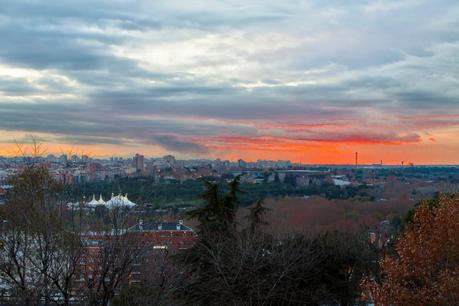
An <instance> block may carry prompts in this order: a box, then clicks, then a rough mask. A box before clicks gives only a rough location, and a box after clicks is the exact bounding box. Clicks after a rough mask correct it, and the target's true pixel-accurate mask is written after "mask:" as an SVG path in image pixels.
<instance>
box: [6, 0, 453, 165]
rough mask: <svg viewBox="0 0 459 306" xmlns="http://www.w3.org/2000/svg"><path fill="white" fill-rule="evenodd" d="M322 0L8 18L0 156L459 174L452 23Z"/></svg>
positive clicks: (441, 17) (67, 10)
mask: <svg viewBox="0 0 459 306" xmlns="http://www.w3.org/2000/svg"><path fill="white" fill-rule="evenodd" d="M140 2H142V1H140ZM236 2H237V1H236ZM328 2H329V1H323V2H315V1H311V2H307V3H306V2H305V3H302V4H298V3H296V4H295V3H293V2H292V3H290V2H288V3H284V4H283V5H282V10H279V9H278V7H277V5H276V4H274V3H270V2H269V1H268V2H264V1H263V3H258V2H256V3H253V4H250V5H249V4H247V6H244V5H242V4H237V3H232V4H231V3H226V4H225V3H214V4H212V5H203V4H199V3H195V4H193V5H189V6H177V5H174V4H172V3H168V2H165V3H163V2H161V1H160V2H159V3H150V2H148V1H147V2H145V3H144V2H142V4H139V5H138V6H135V5H128V4H127V2H126V3H125V2H123V1H120V2H116V3H115V4H113V5H107V6H106V7H105V5H102V6H103V9H100V10H97V14H96V13H94V14H89V15H87V14H86V13H83V12H80V10H79V7H78V5H77V4H76V3H74V4H69V5H68V6H67V5H66V6H65V7H60V6H59V9H57V8H56V7H55V6H54V5H49V6H46V7H41V6H40V5H38V4H37V3H35V4H30V7H29V6H25V5H23V4H17V5H13V4H10V5H8V7H7V8H6V9H5V10H4V11H5V12H7V13H2V12H1V11H0V20H1V22H0V34H1V35H2V40H1V42H0V104H1V106H0V155H3V156H14V155H17V154H18V152H17V151H18V150H17V149H18V147H17V144H22V145H24V149H25V148H26V147H27V145H28V144H30V142H31V139H32V137H34V138H35V139H36V140H37V141H38V142H40V143H42V144H43V147H46V152H47V154H58V155H59V154H68V153H70V152H72V153H75V154H79V155H88V156H93V157H109V156H132V155H133V154H135V153H142V154H145V155H146V156H149V157H159V156H162V155H166V154H173V155H175V156H177V157H179V158H183V159H192V158H212V159H215V158H221V159H230V160H238V159H244V160H247V161H255V160H259V159H269V160H286V159H288V160H291V161H294V162H302V163H310V164H353V163H354V155H355V152H358V153H359V156H360V158H359V162H361V163H363V164H374V163H380V162H381V161H382V162H383V163H384V164H394V165H398V164H400V163H401V162H405V163H413V164H418V165H420V164H459V158H458V156H459V155H458V154H457V152H459V140H458V138H459V74H458V72H459V62H458V54H459V36H458V32H457V18H455V16H454V12H455V9H454V8H448V5H445V6H440V5H435V4H433V3H429V2H427V1H408V2H407V3H405V2H404V3H399V2H397V1H389V4H383V3H382V2H381V3H380V2H378V3H377V4H375V3H370V2H365V1H362V2H359V1H357V2H356V3H352V4H350V3H348V4H338V3H335V2H330V3H328ZM241 5H242V6H241ZM452 6H454V5H452ZM42 10H43V11H46V16H47V18H45V19H43V18H42V16H41V13H40V12H42ZM77 12H79V13H77ZM157 12H160V15H161V18H159V17H158V18H159V19H157V18H154V17H153V16H154V15H155V14H156V13H157ZM196 12H200V13H199V14H197V13H196ZM121 15H122V16H123V17H122V18H120V17H119V16H121ZM183 16H187V18H185V19H186V20H187V21H186V22H185V21H184V18H183ZM304 16H314V18H304ZM402 16H403V18H402ZM420 20H421V21H422V22H421V23H422V25H423V26H422V27H420V26H419V23H420ZM362 25H365V26H364V27H362ZM400 29H403V31H401V30H400Z"/></svg>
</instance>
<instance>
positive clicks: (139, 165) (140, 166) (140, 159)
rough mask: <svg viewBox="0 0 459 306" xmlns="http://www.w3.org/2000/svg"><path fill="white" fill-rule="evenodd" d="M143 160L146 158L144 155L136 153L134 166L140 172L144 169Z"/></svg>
mask: <svg viewBox="0 0 459 306" xmlns="http://www.w3.org/2000/svg"><path fill="white" fill-rule="evenodd" d="M143 160H144V156H143V155H140V154H136V155H135V156H134V158H133V164H134V167H135V169H136V170H137V171H138V172H142V171H143V169H144V168H143Z"/></svg>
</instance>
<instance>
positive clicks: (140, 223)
mask: <svg viewBox="0 0 459 306" xmlns="http://www.w3.org/2000/svg"><path fill="white" fill-rule="evenodd" d="M139 230H140V231H141V232H143V220H142V219H139Z"/></svg>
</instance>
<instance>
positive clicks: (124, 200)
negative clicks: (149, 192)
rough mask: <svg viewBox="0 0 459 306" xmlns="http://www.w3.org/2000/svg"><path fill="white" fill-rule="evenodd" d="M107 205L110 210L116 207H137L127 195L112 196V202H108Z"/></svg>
mask: <svg viewBox="0 0 459 306" xmlns="http://www.w3.org/2000/svg"><path fill="white" fill-rule="evenodd" d="M105 205H106V206H107V207H108V208H114V207H121V206H124V207H133V206H135V205H136V204H135V203H133V202H131V201H130V200H129V199H128V197H127V194H126V195H124V196H123V195H121V194H119V195H117V196H113V195H112V198H111V199H110V200H108V201H107V202H106V203H105Z"/></svg>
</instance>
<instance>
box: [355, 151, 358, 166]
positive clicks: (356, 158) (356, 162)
mask: <svg viewBox="0 0 459 306" xmlns="http://www.w3.org/2000/svg"><path fill="white" fill-rule="evenodd" d="M358 165H359V152H355V167H357V166H358Z"/></svg>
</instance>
